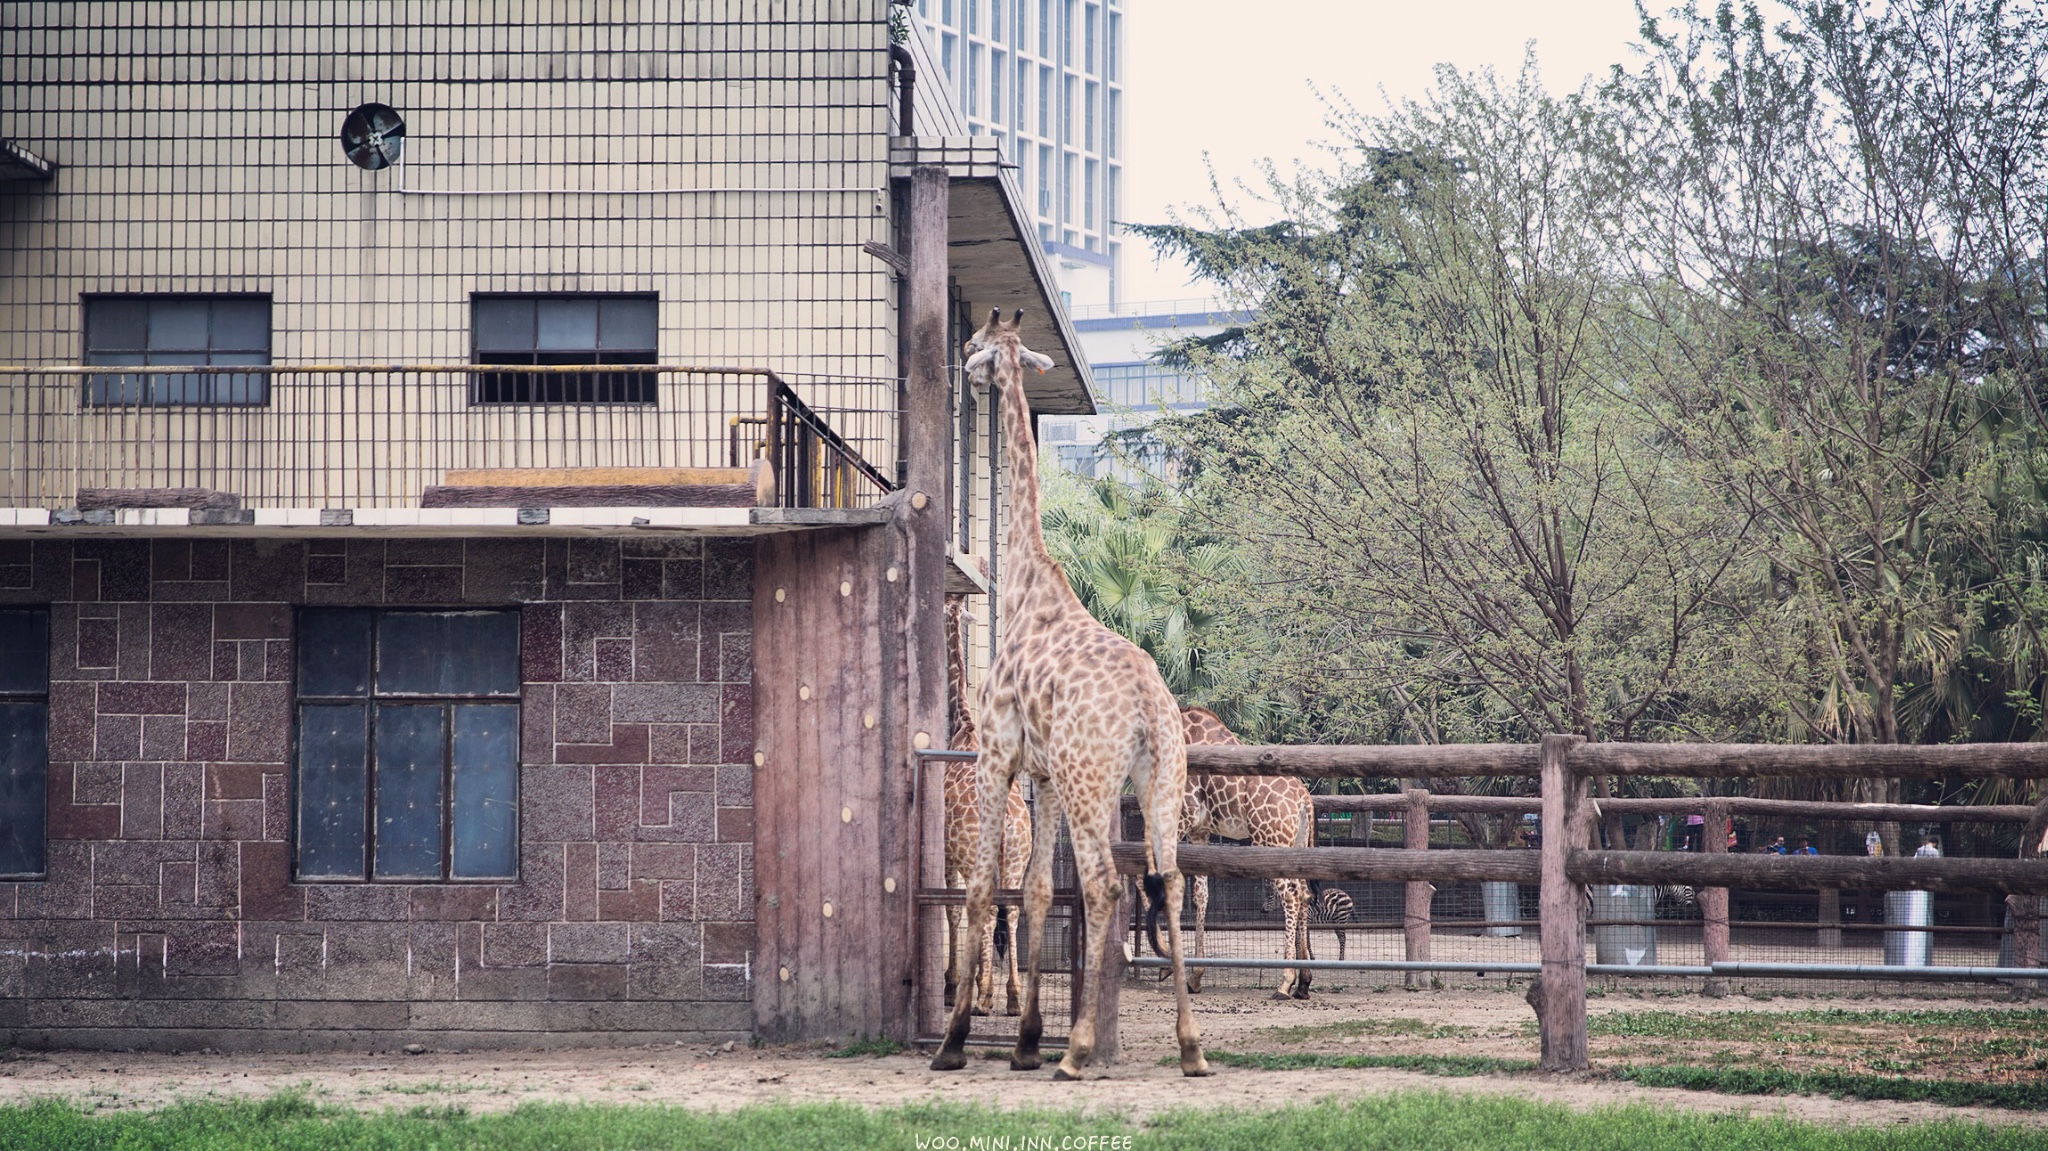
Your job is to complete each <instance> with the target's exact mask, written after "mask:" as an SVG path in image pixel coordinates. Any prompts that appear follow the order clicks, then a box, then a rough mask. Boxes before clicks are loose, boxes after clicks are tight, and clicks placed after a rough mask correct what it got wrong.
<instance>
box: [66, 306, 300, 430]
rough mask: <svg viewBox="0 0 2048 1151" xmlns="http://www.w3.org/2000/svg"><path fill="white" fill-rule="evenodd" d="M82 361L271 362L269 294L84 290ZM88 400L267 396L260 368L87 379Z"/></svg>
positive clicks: (247, 401)
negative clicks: (140, 293)
mask: <svg viewBox="0 0 2048 1151" xmlns="http://www.w3.org/2000/svg"><path fill="white" fill-rule="evenodd" d="M83 303H84V309H85V362H86V363H88V364H121V365H135V366H145V365H148V366H156V365H164V364H177V365H187V364H189V365H194V366H199V367H221V366H229V365H237V364H268V363H269V362H270V297H268V296H191V295H176V296H172V295H158V296H88V297H86V298H85V300H84V301H83ZM86 402H87V403H89V404H97V405H106V404H151V405H160V404H242V405H261V404H265V403H268V402H270V378H269V376H268V374H267V373H264V372H247V373H244V372H220V373H213V372H207V373H200V372H194V373H192V374H191V375H184V374H179V373H151V374H142V373H136V374H133V375H104V376H100V375H95V376H90V377H88V378H87V380H86Z"/></svg>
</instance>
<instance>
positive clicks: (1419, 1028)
mask: <svg viewBox="0 0 2048 1151" xmlns="http://www.w3.org/2000/svg"><path fill="white" fill-rule="evenodd" d="M1519 991H1520V989H1519V988H1514V989H1507V988H1503V989H1500V990H1474V989H1471V988H1462V989H1454V990H1444V991H1432V990H1419V991H1404V990H1400V989H1398V988H1389V987H1388V986H1386V985H1384V984H1381V985H1377V987H1374V986H1361V987H1356V988H1341V989H1339V988H1327V989H1325V988H1319V989H1318V994H1317V995H1316V996H1315V997H1313V998H1311V999H1310V1000H1308V1001H1307V1002H1285V1001H1275V1000H1274V999H1272V998H1271V995H1270V992H1267V991H1264V990H1259V989H1253V988H1228V987H1217V988H1211V989H1209V990H1207V991H1205V992H1204V993H1203V994H1202V995H1200V996H1199V997H1197V999H1196V1010H1197V1019H1198V1022H1199V1023H1200V1026H1201V1028H1202V1032H1203V1038H1204V1041H1205V1043H1206V1044H1207V1045H1208V1046H1209V1047H1210V1048H1212V1049H1217V1050H1227V1051H1233V1052H1253V1051H1299V1050H1324V1051H1332V1052H1346V1051H1352V1052H1371V1053H1384V1052H1395V1051H1398V1052H1401V1053H1437V1054H1466V1055H1490V1056H1497V1057H1502V1058H1513V1059H1533V1058H1535V1057H1536V1054H1537V1050H1536V1039H1535V1037H1534V1033H1533V1029H1532V1028H1531V1027H1529V1026H1527V1024H1529V1023H1530V1021H1531V1019H1532V1016H1531V1013H1530V1011H1529V1009H1528V1007H1527V1006H1526V1005H1525V1004H1524V1003H1523V1002H1522V998H1521V995H1520V993H1519ZM2005 1005H2006V1004H2005V1002H2004V1001H2001V1000H1996V999H1985V1000H1983V1001H1982V1002H1980V1003H1977V1004H1973V1006H1977V1007H1982V1008H2002V1007H2004V1006H2005ZM1930 1006H1933V1005H1931V1004H1929V1003H1928V1002H1927V1001H1925V1000H1902V1001H1899V1002H1896V1003H1894V1002H1890V1001H1886V1000H1874V999H1862V1000H1858V1001H1856V1002H1854V1003H1844V1002H1841V1001H1839V1000H1826V999H1800V998H1794V997H1787V996H1778V997H1773V998H1771V999H1770V1000H1768V1001H1767V1002H1765V1001H1755V1000H1747V999H1744V998H1742V997H1739V996H1738V997H1731V998H1728V999H1719V1000H1709V999H1703V998H1700V997H1699V996H1696V995H1686V996H1655V997H1639V996H1635V995H1615V994H1610V995H1608V996H1607V997H1605V998H1602V999H1599V1000H1596V1001H1595V1002H1594V1003H1593V1004H1592V1010H1593V1011H1594V1012H1595V1013H1596V1014H1597V1013H1599V1012H1604V1011H1614V1010H1631V1011H1645V1010H1657V1011H1675V1012H1687V1013H1699V1012H1725V1011H1743V1010H1756V1011H1758V1012H1777V1011H1787V1010H1798V1009H1801V1008H1810V1007H1818V1008H1827V1007H1849V1008H1853V1009H1856V1010H1872V1009H1885V1008H1897V1009H1901V1010H1926V1009H1928V1008H1929V1007H1930ZM1172 1021H1173V1008H1172V1000H1171V998H1170V997H1168V996H1167V995H1165V994H1164V992H1163V991H1162V990H1161V989H1160V988H1159V987H1158V986H1156V985H1143V986H1133V987H1127V988H1126V989H1125V990H1124V995H1123V1036H1124V1043H1125V1054H1124V1058H1123V1060H1122V1061H1121V1062H1119V1063H1118V1064H1117V1065H1115V1066H1113V1067H1109V1068H1106V1069H1103V1070H1102V1071H1101V1073H1100V1074H1099V1076H1098V1077H1095V1078H1091V1079H1089V1080H1087V1081H1085V1082H1082V1083H1075V1084H1062V1083H1055V1082H1053V1081H1052V1079H1051V1077H1050V1066H1051V1063H1050V1061H1048V1064H1047V1069H1046V1070H1041V1071H1039V1072H1035V1073H1016V1072H1012V1071H1010V1070H1009V1069H1008V1063H1007V1057H1006V1054H1005V1053H1002V1052H993V1051H991V1052H990V1053H989V1055H990V1057H989V1058H983V1059H973V1060H971V1061H970V1064H969V1066H968V1068H967V1069H966V1070H964V1071H960V1072H954V1073H950V1074H935V1073H933V1072H931V1071H929V1070H927V1069H926V1066H925V1064H926V1061H927V1059H928V1056H927V1055H924V1054H920V1053H918V1052H915V1051H912V1052H904V1053H900V1054H894V1055H886V1056H880V1057H875V1056H862V1057H856V1058H830V1057H828V1056H827V1054H826V1049H825V1048H821V1047H784V1048H759V1049H750V1048H748V1047H746V1046H745V1045H743V1044H736V1045H735V1046H734V1047H733V1049H732V1050H730V1051H728V1050H725V1049H723V1048H722V1047H721V1048H711V1049H706V1048H702V1047H688V1048H685V1047H679V1046H672V1047H640V1048H624V1049H612V1050H576V1051H555V1052H477V1051H471V1052H454V1051H432V1050H430V1051H427V1052H425V1053H422V1054H415V1055H408V1054H404V1053H394V1052H380V1053H374V1054H373V1053H369V1052H364V1053H360V1054H342V1055H332V1054H330V1055H145V1054H115V1053H94V1052H56V1053H47V1054H45V1053H29V1052H21V1053H13V1054H11V1055H5V1056H4V1057H5V1058H6V1061H5V1062H0V1104H12V1103H19V1102H24V1101H29V1100H34V1099H42V1098H66V1099H70V1100H72V1101H73V1102H75V1103H78V1104H80V1105H82V1106H88V1107H97V1108H155V1107H160V1106H163V1105H165V1104H168V1103H172V1102H175V1101H179V1100H190V1099H205V1098H214V1099H223V1098H262V1097H265V1096H268V1095H272V1094H274V1093H277V1092H280V1091H290V1090H296V1091H303V1092H305V1093H306V1094H308V1095H309V1096H310V1097H312V1098H314V1099H316V1100H319V1101H323V1102H329V1103H335V1104H341V1105H345V1106H354V1107H360V1108H366V1109H384V1108H393V1107H396V1108H411V1107H418V1106H429V1107H449V1106H454V1107H464V1108H468V1109H470V1110H472V1111H493V1110H500V1109H506V1108H510V1107H514V1106H517V1105H518V1104H521V1103H526V1102H588V1103H616V1104H630V1103H655V1104H670V1105H680V1106H687V1107H698V1108H712V1109H727V1108H734V1107H740V1106H744V1105H746V1104H749V1103H759V1102H769V1101H844V1102H852V1103H860V1104H868V1105H888V1104H901V1103H912V1102H926V1101H940V1100H943V1101H949V1102H981V1103H987V1104H992V1105H996V1106H1000V1107H1004V1108H1055V1109H1061V1110H1066V1109H1079V1110H1082V1111H1086V1112H1089V1113H1116V1114H1125V1115H1130V1116H1134V1117H1143V1116H1146V1115H1150V1114H1154V1113H1157V1112H1159V1111H1163V1110H1167V1109H1171V1108H1176V1107H1184V1106H1217V1105H1234V1106H1280V1105H1286V1104H1291V1103H1302V1102H1309V1101H1313V1100H1317V1099H1322V1098H1328V1097H1340V1098H1341V1097H1348V1096H1353V1095H1358V1094H1361V1093H1365V1094H1370V1093H1378V1092H1386V1091H1393V1090H1399V1089H1412V1088H1421V1089H1426V1090H1437V1091H1450V1092H1462V1093H1472V1094H1489V1095H1513V1096H1522V1097H1527V1098H1531V1099H1540V1100H1546V1101H1550V1102H1558V1103H1564V1104H1567V1105H1570V1106H1573V1107H1580V1108H1585V1107H1593V1106H1598V1105H1602V1104H1614V1103H1629V1102H1643V1103H1648V1104H1651V1105H1653V1106H1659V1107H1678V1108H1684V1109H1688V1110H1694V1111H1706V1112H1725V1113H1740V1114H1750V1115H1780V1116H1785V1117H1787V1118H1792V1119H1798V1120H1803V1121H1807V1122H1814V1123H1822V1124H1844V1123H1847V1124H1856V1125H1883V1124H1894V1123H1910V1122H1917V1121H1924V1120H1932V1119H1943V1118H1946V1119H1970V1120H1981V1121H1983V1122H1986V1123H1992V1124H1998V1125H2009V1124H2018V1125H2026V1126H2029V1127H2036V1128H2048V1114H2042V1113H2039V1112H2014V1111H2007V1110H1999V1109H1994V1108H1957V1107H1944V1106H1941V1105H1937V1104H1930V1103H1905V1102H1884V1101H1863V1100H1837V1099H1828V1098H1817V1097H1758V1096H1724V1095H1716V1094H1712V1093H1707V1092H1697V1091H1685V1090H1677V1089H1668V1088H1649V1087H1641V1086H1637V1085H1634V1084H1631V1083H1624V1082H1619V1081H1615V1080H1609V1079H1604V1078H1600V1077H1599V1076H1598V1075H1597V1073H1596V1074H1595V1075H1592V1076H1568V1077H1551V1076H1538V1075H1535V1074H1526V1075H1489V1076H1476V1077H1469V1078H1443V1077H1436V1076H1429V1075H1422V1074H1418V1073H1411V1072H1406V1071H1395V1070H1380V1069H1371V1070H1311V1071H1259V1070H1251V1069H1241V1068H1229V1067H1222V1068H1219V1069H1218V1073H1217V1074H1216V1076H1215V1077H1213V1078H1210V1079H1202V1080H1189V1079H1183V1078H1182V1077H1181V1076H1180V1075H1179V1073H1178V1072H1177V1071H1176V1070H1175V1069H1173V1068H1171V1067H1163V1066H1160V1065H1159V1061H1160V1060H1161V1059H1162V1058H1163V1057H1165V1056H1167V1055H1169V1054H1171V1053H1172V1052H1173V1050H1174V1048H1173V1043H1172ZM1361 1025H1362V1026H1364V1027H1365V1028H1366V1029H1367V1030H1366V1032H1365V1033H1364V1034H1354V1033H1353V1031H1354V1029H1355V1028H1357V1027H1359V1026H1361ZM1297 1029H1307V1030H1306V1031H1302V1030H1297ZM1594 1052H1595V1063H1596V1066H1597V1065H1598V1063H1599V1061H1600V1056H1601V1044H1600V1042H1598V1041H1596V1043H1595V1047H1594ZM1140 1085H1142V1087H1141V1086H1140Z"/></svg>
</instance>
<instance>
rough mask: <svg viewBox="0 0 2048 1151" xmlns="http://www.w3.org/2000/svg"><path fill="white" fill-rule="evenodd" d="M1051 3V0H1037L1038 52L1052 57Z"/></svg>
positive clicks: (1049, 57) (1046, 57)
mask: <svg viewBox="0 0 2048 1151" xmlns="http://www.w3.org/2000/svg"><path fill="white" fill-rule="evenodd" d="M1052 4H1053V0H1038V54H1039V55H1040V56H1041V57H1043V58H1045V59H1047V60H1050V59H1052Z"/></svg>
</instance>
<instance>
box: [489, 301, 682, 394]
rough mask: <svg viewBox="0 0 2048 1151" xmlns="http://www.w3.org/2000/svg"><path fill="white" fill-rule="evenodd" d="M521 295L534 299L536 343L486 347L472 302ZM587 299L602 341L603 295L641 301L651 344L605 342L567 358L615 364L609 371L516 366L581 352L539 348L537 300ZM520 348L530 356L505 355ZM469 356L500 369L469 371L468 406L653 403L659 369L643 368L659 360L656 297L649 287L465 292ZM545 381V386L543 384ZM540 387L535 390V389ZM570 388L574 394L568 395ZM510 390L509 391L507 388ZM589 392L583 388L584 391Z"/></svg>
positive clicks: (546, 365) (545, 365)
mask: <svg viewBox="0 0 2048 1151" xmlns="http://www.w3.org/2000/svg"><path fill="white" fill-rule="evenodd" d="M504 300H521V301H530V302H532V304H533V305H534V309H535V310H534V326H535V333H536V335H535V346H534V347H533V348H530V349H519V350H517V351H516V352H515V350H513V349H509V348H486V347H484V346H483V332H482V327H483V325H482V324H480V323H479V322H478V320H477V306H478V305H479V304H480V303H485V302H494V301H504ZM585 300H587V301H591V302H594V303H596V304H598V305H599V321H598V323H599V328H598V331H597V333H596V337H595V338H596V340H597V341H598V343H599V344H600V345H602V343H603V340H604V333H603V328H602V324H603V318H602V317H603V308H602V305H603V304H604V303H605V302H606V301H635V302H640V303H645V304H646V305H648V307H649V309H650V315H649V318H650V319H651V320H652V321H653V332H654V346H653V347H646V348H637V347H636V348H616V349H614V348H606V347H602V346H599V347H596V348H592V349H590V350H589V354H588V357H587V358H586V359H583V360H581V361H571V363H581V364H589V365H592V366H600V365H602V366H610V365H614V364H616V365H617V366H618V368H619V370H618V371H612V372H551V373H538V372H520V371H518V370H517V369H518V368H519V367H521V366H526V367H548V366H562V365H561V363H560V360H559V359H558V361H557V363H556V364H554V365H550V364H545V363H543V362H542V357H543V356H555V357H566V356H569V355H580V354H582V350H581V349H572V350H569V351H563V352H556V351H551V350H549V349H544V348H541V347H539V346H538V344H539V336H538V331H539V325H540V306H541V305H542V304H543V303H545V302H549V301H585ZM515 354H522V355H526V356H529V357H531V359H530V360H526V361H522V360H515V359H505V358H486V357H507V356H512V355H515ZM626 356H631V357H635V358H632V359H611V358H608V357H626ZM469 362H470V363H472V364H476V365H494V366H502V367H504V368H505V369H506V370H504V371H502V372H477V373H475V374H474V375H473V376H472V377H471V381H470V388H469V403H470V405H471V406H472V407H493V408H495V407H503V406H511V405H528V404H561V405H573V406H575V407H598V406H603V405H609V404H625V405H632V406H636V407H646V406H658V405H659V404H660V401H661V395H660V391H661V389H660V373H658V372H655V371H651V370H648V369H651V368H653V367H654V366H655V365H658V364H659V363H660V362H661V297H660V296H659V295H658V294H656V293H654V292H471V293H470V294H469ZM543 385H546V386H543ZM608 389H617V390H618V391H619V392H621V393H622V394H621V395H620V396H617V397H607V396H604V395H602V394H601V393H602V392H604V391H605V390H608ZM535 392H539V393H541V394H539V395H538V396H536V395H535V394H534V393H535ZM571 392H575V393H578V394H575V395H571V394H569V393H571ZM507 393H511V394H507ZM584 393H588V394H584Z"/></svg>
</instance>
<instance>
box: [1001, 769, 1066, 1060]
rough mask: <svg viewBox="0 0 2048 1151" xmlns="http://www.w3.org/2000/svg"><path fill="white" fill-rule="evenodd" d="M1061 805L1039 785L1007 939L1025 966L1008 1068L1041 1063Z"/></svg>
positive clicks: (1013, 951) (1049, 791)
mask: <svg viewBox="0 0 2048 1151" xmlns="http://www.w3.org/2000/svg"><path fill="white" fill-rule="evenodd" d="M1059 826H1060V805H1059V802H1058V800H1057V798H1056V797H1055V796H1054V794H1053V789H1052V788H1050V787H1041V788H1039V789H1038V810H1037V811H1035V812H1033V813H1032V816H1031V862H1030V864H1029V865H1028V866H1027V867H1026V868H1025V869H1024V910H1023V915H1022V919H1023V923H1022V924H1021V925H1020V927H1019V928H1018V933H1017V935H1016V937H1015V938H1013V939H1012V940H1011V941H1010V952H1011V954H1012V955H1015V954H1016V952H1017V950H1018V949H1019V948H1022V949H1023V951H1024V954H1025V956H1026V957H1027V959H1026V960H1025V962H1026V963H1027V964H1028V968H1027V971H1026V974H1025V978H1024V1005H1023V1012H1022V1014H1021V1015H1020V1016H1019V1017H1018V1019H1017V1049H1016V1050H1015V1051H1014V1052H1012V1053H1011V1054H1010V1070H1012V1071H1036V1070H1038V1069H1039V1067H1040V1066H1042V1065H1043V1064H1044V1060H1043V1059H1042V1058H1041V1057H1040V1055H1039V1053H1038V1041H1039V1040H1040V1039H1041V1038H1042V1037H1043V1036H1044V1034H1045V1019H1044V1017H1043V1016H1041V1015H1040V1014H1039V1009H1038V989H1039V975H1040V972H1039V960H1040V958H1041V957H1042V956H1043V954H1044V952H1045V916H1046V912H1048V911H1049V910H1051V909H1052V855H1053V846H1054V844H1056V843H1057V842H1058V839H1059Z"/></svg>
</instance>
